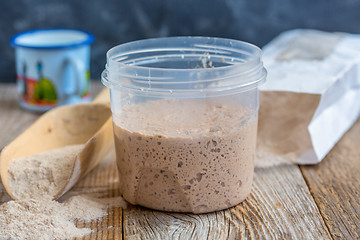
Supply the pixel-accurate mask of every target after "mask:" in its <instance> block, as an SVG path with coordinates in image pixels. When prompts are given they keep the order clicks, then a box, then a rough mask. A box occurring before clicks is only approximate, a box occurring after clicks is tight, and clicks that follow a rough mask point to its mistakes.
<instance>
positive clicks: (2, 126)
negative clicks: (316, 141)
mask: <svg viewBox="0 0 360 240" xmlns="http://www.w3.org/2000/svg"><path fill="white" fill-rule="evenodd" d="M99 87H100V84H95V89H96V90H95V91H94V92H98V89H99ZM37 117H38V115H37V114H33V113H29V112H26V111H24V110H22V109H21V108H20V107H19V106H18V103H17V99H16V90H15V86H14V85H4V84H2V85H0V149H1V148H2V147H4V146H5V145H6V144H7V143H8V142H9V141H11V140H12V139H13V138H14V137H16V135H18V134H19V133H20V132H21V131H23V130H24V129H25V128H26V127H27V126H29V125H30V124H31V123H32V122H33V121H34V120H35V119H36V118H37ZM359 138H360V121H359V122H358V123H357V124H356V126H355V127H354V128H353V129H352V130H351V131H350V132H349V133H348V134H347V136H345V138H344V139H342V140H341V141H340V142H339V144H338V145H337V146H336V147H335V149H334V150H333V151H332V152H331V154H330V155H329V156H328V157H327V158H326V159H325V160H324V162H323V163H321V164H319V165H317V166H310V167H300V168H299V167H298V166H296V165H288V166H280V167H273V168H266V169H256V171H255V177H254V184H253V190H252V193H251V195H250V196H249V197H248V199H247V200H246V201H244V202H243V203H241V204H240V205H238V206H236V207H233V208H231V209H228V210H225V211H218V212H215V213H210V214H201V215H194V214H179V213H166V212H158V211H152V210H149V209H144V208H141V207H137V206H130V207H129V208H128V209H124V210H123V209H121V208H113V209H110V210H109V214H108V216H107V217H105V218H103V219H102V220H99V221H93V222H90V223H84V222H78V223H77V224H78V226H79V227H81V226H86V227H91V228H92V229H94V232H93V233H92V234H91V235H89V236H87V237H86V238H84V239H358V238H359V216H360V215H359V193H360V186H359V176H360V161H359V158H360V155H359V154H360V149H359V148H360V139H359ZM114 160H115V159H114V155H109V156H108V157H107V158H106V159H105V160H104V161H102V162H101V163H100V165H99V166H97V167H96V168H95V169H94V170H93V171H92V172H91V173H90V174H89V175H87V176H86V177H85V178H83V179H82V180H81V181H80V182H79V183H78V184H77V185H76V186H75V187H74V188H73V189H72V190H71V191H70V192H68V193H67V194H66V195H65V196H63V198H62V199H65V198H67V197H69V196H71V195H76V194H82V193H94V194H97V195H99V196H118V195H119V192H118V190H117V189H118V184H119V182H118V177H117V171H116V167H115V161H114ZM300 169H301V171H300ZM304 176H305V178H304ZM308 186H309V187H308ZM314 199H315V201H314ZM7 200H9V198H8V196H7V194H6V193H4V190H3V188H2V186H1V184H0V203H1V202H4V201H7Z"/></svg>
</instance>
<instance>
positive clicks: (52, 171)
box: [0, 145, 127, 240]
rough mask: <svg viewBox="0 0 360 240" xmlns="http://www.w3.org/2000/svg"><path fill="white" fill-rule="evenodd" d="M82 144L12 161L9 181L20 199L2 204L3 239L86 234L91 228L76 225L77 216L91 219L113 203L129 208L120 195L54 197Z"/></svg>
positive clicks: (0, 232) (0, 234) (41, 239)
mask: <svg viewBox="0 0 360 240" xmlns="http://www.w3.org/2000/svg"><path fill="white" fill-rule="evenodd" d="M83 146H84V145H69V146H65V147H63V148H57V149H53V150H50V151H46V152H41V153H38V154H36V155H32V156H28V157H22V158H17V159H12V160H11V161H10V163H9V170H8V173H9V185H10V187H11V189H12V193H13V195H14V196H15V197H16V198H17V199H18V200H13V201H8V202H6V203H4V204H2V205H1V206H0V240H5V239H6V240H8V239H27V240H35V239H36V240H47V239H72V238H76V237H83V236H86V235H88V234H90V233H91V232H92V230H91V229H89V228H77V227H76V225H75V220H77V221H85V222H88V221H92V220H96V219H99V218H102V217H104V216H105V215H107V210H108V209H109V208H111V207H122V208H126V206H127V203H126V202H125V201H124V200H123V198H121V197H115V198H94V197H91V196H86V195H79V196H73V197H71V198H69V199H68V200H67V201H65V202H64V203H60V202H58V201H55V200H52V199H54V198H55V196H58V193H59V191H62V190H63V189H64V187H65V185H66V184H67V182H68V180H69V178H70V177H71V174H72V169H73V165H74V163H75V159H76V154H77V153H78V152H79V151H81V149H82V148H83Z"/></svg>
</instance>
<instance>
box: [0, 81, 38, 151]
mask: <svg viewBox="0 0 360 240" xmlns="http://www.w3.org/2000/svg"><path fill="white" fill-rule="evenodd" d="M0 103H1V104H0V136H1V137H0V150H1V149H2V148H3V147H5V145H6V144H7V143H9V142H10V141H11V140H13V139H14V138H15V137H16V136H17V135H18V134H19V133H21V132H22V131H24V130H25V129H26V128H27V127H28V126H30V124H31V123H33V122H34V121H35V120H36V119H37V118H38V117H39V116H40V115H39V114H38V113H33V112H29V111H25V110H24V109H22V108H21V107H20V105H19V103H18V98H17V90H16V87H15V85H14V84H1V85H0Z"/></svg>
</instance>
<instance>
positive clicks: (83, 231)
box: [0, 196, 126, 240]
mask: <svg viewBox="0 0 360 240" xmlns="http://www.w3.org/2000/svg"><path fill="white" fill-rule="evenodd" d="M110 207H126V202H125V201H124V200H123V199H122V198H121V197H117V198H108V199H104V200H103V199H94V198H91V197H89V196H74V197H71V198H70V199H68V200H67V201H66V202H64V203H59V202H57V201H53V200H49V199H39V200H34V199H26V200H14V201H9V202H7V203H4V204H3V205H1V206H0V239H1V240H5V239H43V240H47V239H72V238H75V237H83V236H86V235H88V234H90V233H91V232H92V230H91V229H89V228H77V227H76V226H75V224H74V220H79V221H91V220H96V219H99V218H101V217H103V216H105V215H106V214H107V209H108V208H110Z"/></svg>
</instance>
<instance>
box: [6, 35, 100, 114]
mask: <svg viewBox="0 0 360 240" xmlns="http://www.w3.org/2000/svg"><path fill="white" fill-rule="evenodd" d="M93 41H94V36H93V35H92V34H90V33H88V32H86V31H83V30H79V29H68V28H51V29H38V30H32V31H27V32H22V33H19V34H17V35H15V36H13V37H12V38H11V40H10V44H11V45H12V46H13V47H14V48H15V60H16V74H17V76H16V78H17V84H18V93H19V103H20V105H21V106H22V107H23V108H25V109H28V110H31V111H37V112H44V111H47V110H49V109H50V108H53V107H55V106H58V105H64V104H72V103H79V102H88V101H90V100H91V93H90V44H91V43H92V42H93Z"/></svg>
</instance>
